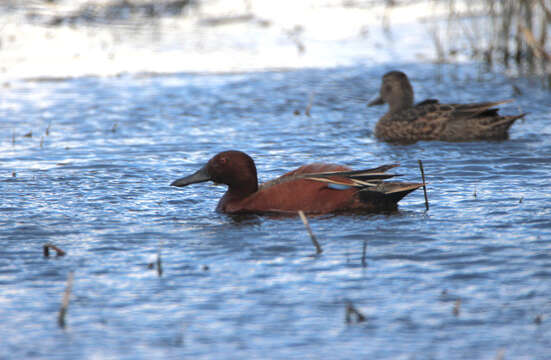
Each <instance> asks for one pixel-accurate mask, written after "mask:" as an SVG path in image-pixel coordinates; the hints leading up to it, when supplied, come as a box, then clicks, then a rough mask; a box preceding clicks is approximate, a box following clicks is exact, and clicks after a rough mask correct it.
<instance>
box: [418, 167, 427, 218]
mask: <svg viewBox="0 0 551 360" xmlns="http://www.w3.org/2000/svg"><path fill="white" fill-rule="evenodd" d="M418 161H419V169H421V178H422V179H423V193H424V194H425V208H426V209H427V210H426V211H429V199H428V198H427V185H426V183H425V170H424V169H423V162H422V161H421V160H418Z"/></svg>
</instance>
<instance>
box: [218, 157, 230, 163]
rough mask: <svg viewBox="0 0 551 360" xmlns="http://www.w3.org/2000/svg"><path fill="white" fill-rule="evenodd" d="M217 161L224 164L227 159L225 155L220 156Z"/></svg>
mask: <svg viewBox="0 0 551 360" xmlns="http://www.w3.org/2000/svg"><path fill="white" fill-rule="evenodd" d="M218 162H219V163H220V165H226V163H227V162H228V159H226V158H225V157H221V158H220V159H218Z"/></svg>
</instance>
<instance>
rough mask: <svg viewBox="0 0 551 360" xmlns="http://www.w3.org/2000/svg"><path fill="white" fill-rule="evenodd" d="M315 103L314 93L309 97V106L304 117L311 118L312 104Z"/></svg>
mask: <svg viewBox="0 0 551 360" xmlns="http://www.w3.org/2000/svg"><path fill="white" fill-rule="evenodd" d="M313 101H314V93H313V92H312V93H310V94H309V95H308V104H307V105H306V109H305V110H304V115H306V116H308V117H310V109H311V108H312V102H313Z"/></svg>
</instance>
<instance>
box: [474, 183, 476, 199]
mask: <svg viewBox="0 0 551 360" xmlns="http://www.w3.org/2000/svg"><path fill="white" fill-rule="evenodd" d="M473 196H474V197H475V198H476V185H475V186H474V192H473Z"/></svg>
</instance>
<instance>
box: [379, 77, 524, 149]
mask: <svg viewBox="0 0 551 360" xmlns="http://www.w3.org/2000/svg"><path fill="white" fill-rule="evenodd" d="M506 102H508V101H497V102H483V103H474V104H440V103H439V102H438V100H434V99H430V100H425V101H423V102H421V103H418V104H417V105H413V88H412V87H411V84H410V82H409V80H408V78H407V76H406V75H405V74H404V73H402V72H400V71H391V72H389V73H387V74H385V75H384V76H383V83H382V85H381V90H380V96H379V97H378V98H377V99H375V100H374V101H372V102H371V103H369V106H373V105H381V104H384V103H388V104H389V110H388V112H387V113H386V114H385V115H384V116H383V117H382V118H381V119H380V120H379V121H378V122H377V125H376V126H375V136H376V137H377V138H378V139H380V140H383V141H388V142H401V143H412V142H416V141H419V140H440V141H476V140H505V139H507V138H508V136H509V134H508V130H509V128H510V127H511V125H512V124H513V123H514V122H515V120H516V119H518V118H521V117H523V116H524V115H525V114H520V115H514V116H501V115H499V114H498V109H497V108H494V107H495V106H497V105H499V104H503V103H506Z"/></svg>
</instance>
